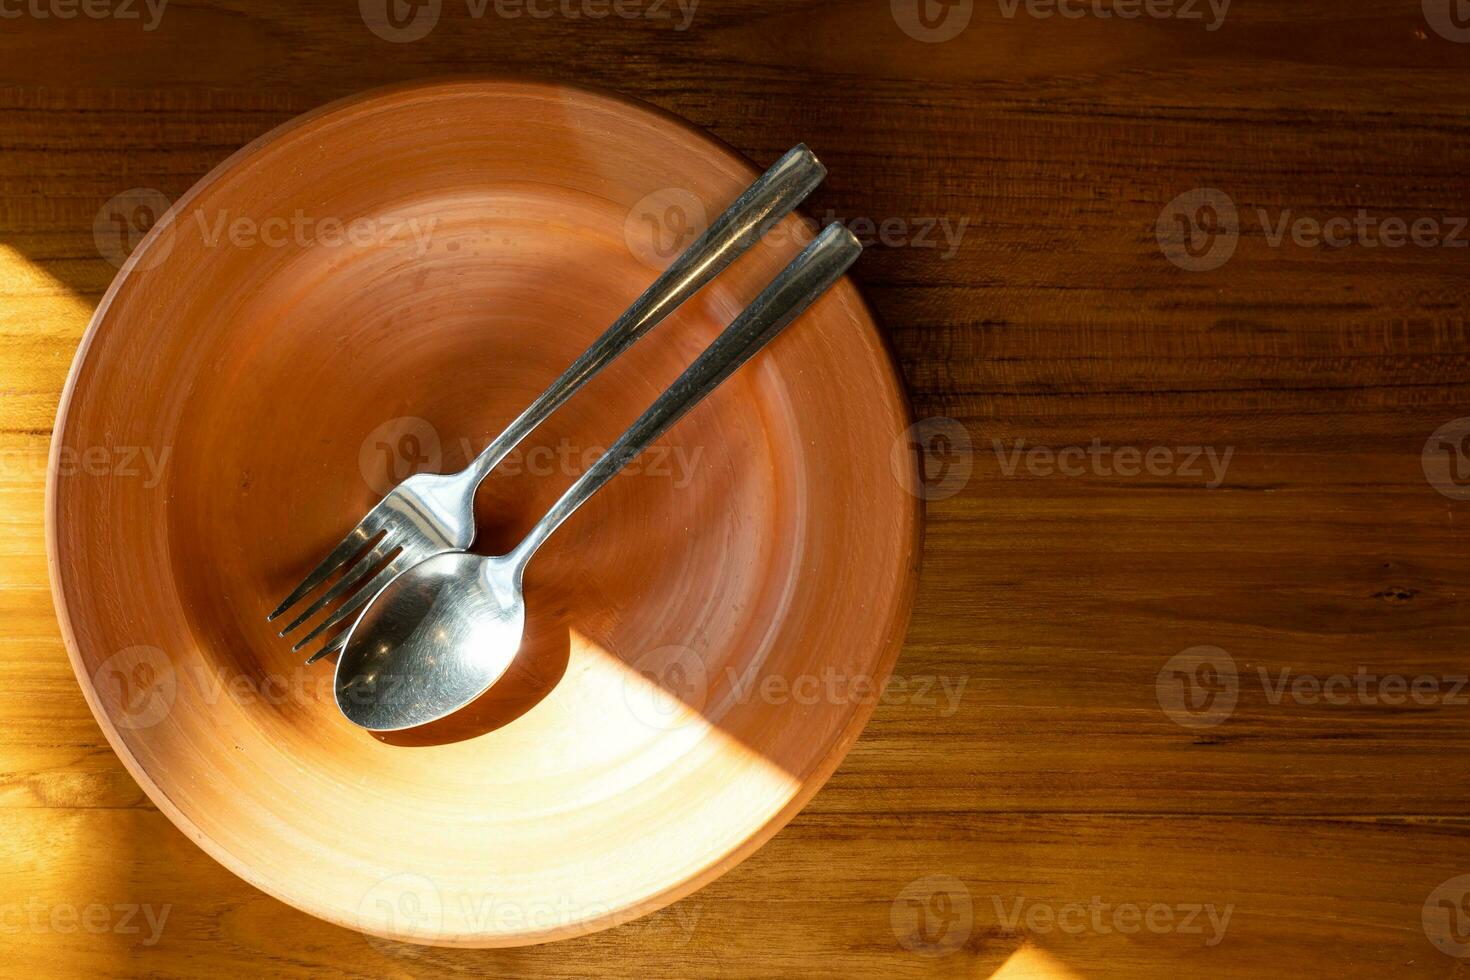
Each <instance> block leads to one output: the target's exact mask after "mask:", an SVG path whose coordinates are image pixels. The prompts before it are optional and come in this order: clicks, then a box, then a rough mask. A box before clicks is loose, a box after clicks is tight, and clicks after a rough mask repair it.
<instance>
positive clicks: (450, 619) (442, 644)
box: [334, 552, 526, 732]
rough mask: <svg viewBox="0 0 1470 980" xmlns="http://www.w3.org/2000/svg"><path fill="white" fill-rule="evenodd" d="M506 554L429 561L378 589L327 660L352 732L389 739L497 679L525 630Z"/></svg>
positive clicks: (516, 575)
mask: <svg viewBox="0 0 1470 980" xmlns="http://www.w3.org/2000/svg"><path fill="white" fill-rule="evenodd" d="M519 579H520V570H519V568H518V567H517V562H516V560H515V559H514V557H512V556H505V557H503V558H483V557H481V556H479V555H471V554H466V553H464V552H450V553H448V554H443V555H437V556H435V557H433V558H430V559H429V560H428V561H424V562H421V563H419V564H418V565H415V566H413V567H412V568H410V569H409V570H408V571H406V572H404V573H403V574H402V575H399V576H398V577H397V578H395V579H393V580H392V581H391V582H389V583H388V585H387V586H385V587H384V589H383V590H382V592H380V593H379V594H378V595H377V596H376V597H375V598H374V599H373V601H372V602H370V603H369V604H368V606H367V608H366V609H365V610H364V611H363V613H362V616H361V617H360V618H359V619H358V621H357V623H356V624H355V625H354V626H353V627H352V633H351V635H350V636H349V637H348V639H347V645H346V647H345V648H344V649H343V651H342V656H341V658H340V659H339V660H338V661H337V672H336V678H335V682H334V686H335V689H336V695H337V705H338V707H340V708H341V709H342V713H343V714H344V715H346V716H347V718H348V720H349V721H351V722H352V723H353V724H356V725H361V726H362V727H363V728H367V729H370V730H372V731H381V732H387V731H398V730H400V729H404V728H414V727H416V726H418V725H425V724H428V723H429V722H431V721H437V720H438V719H440V718H443V717H444V716H446V715H448V714H451V713H453V712H454V711H456V710H457V709H459V708H460V707H462V706H464V705H465V704H467V703H468V702H470V701H472V700H474V699H475V698H477V697H479V696H480V695H481V694H483V693H484V692H485V691H486V690H488V689H489V687H490V685H492V684H494V683H495V682H496V681H498V680H499V679H500V678H501V677H502V676H503V675H504V674H505V671H506V669H507V668H509V667H510V664H511V661H512V660H514V659H515V655H516V651H517V650H519V649H520V645H521V634H522V632H523V630H524V629H525V625H526V606H525V602H524V601H523V599H522V594H521V588H520V581H519Z"/></svg>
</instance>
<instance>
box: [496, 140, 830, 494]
mask: <svg viewBox="0 0 1470 980" xmlns="http://www.w3.org/2000/svg"><path fill="white" fill-rule="evenodd" d="M826 175H827V168H826V167H824V166H822V163H821V161H820V160H818V159H817V157H816V155H815V154H814V153H812V151H811V150H809V149H807V148H806V144H804V143H798V144H797V145H796V146H794V147H792V148H791V149H790V150H788V151H787V152H786V155H785V156H783V157H781V159H779V160H777V161H776V162H775V164H773V165H772V167H771V169H769V170H767V171H766V172H765V173H764V174H762V175H761V177H760V178H759V179H758V180H756V182H755V183H753V184H751V185H750V186H749V187H748V188H746V189H745V191H744V192H743V193H742V194H741V195H740V196H739V197H738V198H736V199H735V202H734V203H733V204H731V205H730V206H729V207H728V208H726V209H725V211H724V213H722V214H721V215H720V216H719V217H718V218H716V219H715V220H714V221H713V222H712V223H711V224H710V226H709V227H708V228H706V229H705V230H704V232H703V234H701V235H700V236H699V237H698V238H697V239H695V240H694V243H693V244H692V245H690V246H689V248H687V249H686V250H685V251H684V252H683V254H681V255H680V256H679V257H678V258H676V259H675V260H674V261H673V263H672V264H670V265H669V267H668V268H667V269H665V270H664V271H663V273H662V274H661V275H660V276H659V277H658V278H657V279H655V280H654V281H653V285H651V286H649V287H648V288H647V289H645V290H644V291H643V293H642V294H641V295H640V296H639V297H638V298H637V299H635V300H634V301H633V305H632V306H630V307H628V309H627V310H626V311H625V312H624V313H623V315H622V316H620V317H618V319H617V322H615V323H614V324H613V325H612V326H611V327H609V328H608V329H607V331H606V332H605V333H603V335H602V336H601V337H598V338H597V340H596V341H594V342H593V344H592V346H591V347H589V348H587V350H585V351H584V352H583V353H582V355H581V356H580V357H578V358H577V359H576V360H575V361H574V362H572V366H571V367H569V368H567V369H566V370H565V371H563V372H562V375H561V377H559V378H557V379H556V380H555V381H554V382H552V384H551V387H550V388H547V389H546V390H545V391H544V392H542V393H541V395H540V396H539V397H537V399H536V400H535V401H534V402H532V403H531V404H530V406H529V407H528V408H527V409H526V410H525V411H524V412H522V413H521V414H520V415H519V416H517V417H516V419H515V421H513V422H511V424H510V425H509V426H507V427H506V429H505V431H504V432H502V433H501V434H500V435H499V436H497V437H496V438H495V440H494V441H493V442H491V443H490V445H488V446H486V447H485V448H484V450H482V451H481V453H480V455H478V456H476V457H475V459H474V461H473V462H472V463H471V464H470V469H471V470H472V471H473V472H474V474H475V483H476V485H477V486H478V485H479V483H480V481H482V480H484V479H485V477H486V476H488V475H489V473H490V471H491V470H492V469H494V468H495V467H496V466H497V465H498V464H499V463H500V461H501V460H502V459H504V458H505V456H506V454H508V453H509V452H510V451H511V450H512V449H514V448H515V447H516V446H517V445H518V444H519V443H520V441H521V440H522V439H524V438H525V437H526V436H527V435H528V434H529V433H530V432H531V430H532V429H534V428H536V427H537V426H538V425H540V424H541V423H542V422H544V421H546V419H547V417H548V416H550V415H551V413H552V412H554V411H556V410H557V409H558V408H560V407H561V406H562V405H563V404H565V402H566V401H567V399H569V398H571V397H572V395H574V394H576V392H577V390H578V389H580V388H581V387H582V386H583V385H584V384H586V383H587V382H588V381H589V380H591V378H592V377H593V375H595V374H597V372H598V371H601V370H602V369H603V368H605V367H606V366H607V365H608V364H610V363H612V361H613V360H614V359H615V358H616V357H617V356H618V355H619V354H621V353H623V351H625V350H627V349H628V348H629V347H631V346H632V345H633V343H634V342H635V341H637V340H638V338H639V337H642V336H643V335H644V334H646V333H648V331H650V330H652V329H653V328H654V327H655V326H657V325H658V324H659V322H661V321H662V320H663V319H664V318H665V317H666V316H668V315H669V314H670V313H672V312H673V311H674V310H675V309H677V308H678V307H679V306H680V304H682V303H683V302H684V301H685V300H687V299H688V298H689V297H691V296H693V295H694V294H695V293H697V292H699V290H700V288H701V287H702V286H704V285H705V284H706V283H708V282H709V281H710V280H711V279H713V278H714V277H715V276H717V275H719V274H720V273H721V272H722V271H723V270H724V269H725V267H726V266H728V265H729V264H730V263H731V262H733V261H735V259H737V258H738V257H739V256H740V255H742V254H743V253H744V252H745V251H746V250H747V249H749V248H750V247H751V246H752V245H754V244H755V243H756V241H757V239H759V238H760V236H761V235H762V234H764V233H765V232H766V231H767V230H768V229H769V228H770V226H771V225H773V224H774V223H775V222H776V221H778V220H780V219H781V218H783V217H785V216H786V215H787V214H788V213H790V212H791V211H792V209H794V208H795V207H796V206H797V205H798V204H800V203H801V202H802V201H803V200H804V199H805V198H806V196H807V195H808V194H810V193H811V192H812V190H813V188H815V187H816V186H817V185H818V184H820V183H821V182H822V178H823V177H825V176H826Z"/></svg>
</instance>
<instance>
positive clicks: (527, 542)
mask: <svg viewBox="0 0 1470 980" xmlns="http://www.w3.org/2000/svg"><path fill="white" fill-rule="evenodd" d="M862 250H863V246H862V245H861V244H860V243H859V242H858V240H857V238H856V237H854V236H853V234H852V232H850V231H848V230H847V229H846V228H844V227H842V226H841V225H839V224H831V225H828V226H827V228H826V230H825V231H823V232H822V233H821V234H820V235H818V236H817V238H816V239H815V240H814V241H813V242H812V243H811V244H810V245H808V246H807V247H806V248H805V249H803V250H802V253H801V254H800V255H798V256H797V257H796V258H795V259H793V260H792V262H791V264H790V265H788V266H787V267H786V268H785V269H783V270H781V273H780V274H779V275H777V276H776V278H775V279H774V280H773V281H772V282H771V284H770V285H769V286H767V287H766V288H765V289H764V290H762V291H761V294H760V295H759V296H757V297H756V298H755V301H754V302H752V303H751V304H750V306H748V307H746V309H745V312H744V313H741V314H740V316H739V317H737V318H736V319H735V322H734V323H732V324H730V325H729V326H728V327H726V328H725V330H724V332H723V333H721V334H720V335H719V336H718V337H716V338H715V341H714V343H712V344H710V345H709V347H707V348H705V351H704V353H703V354H700V355H699V357H698V358H696V359H695V361H694V363H693V364H691V365H689V367H688V368H687V369H685V371H684V373H683V374H681V375H679V377H678V378H677V379H675V381H674V383H673V384H672V385H670V386H669V388H668V390H667V391H665V392H664V393H663V394H662V395H659V396H658V399H657V400H656V401H654V403H653V404H652V405H650V406H649V408H648V411H646V412H644V413H643V414H642V415H640V416H639V417H638V419H637V420H636V421H635V422H634V423H633V424H632V425H630V426H629V427H628V429H627V431H626V432H624V433H623V434H622V435H621V436H619V437H618V441H617V442H615V443H613V444H612V448H610V449H609V450H608V451H607V452H606V453H605V454H603V455H602V456H601V457H599V458H598V460H597V462H596V463H594V464H592V466H591V467H589V468H588V470H587V472H585V473H583V474H582V475H581V476H580V477H579V478H578V479H577V482H576V483H573V484H572V485H571V487H570V488H569V489H568V490H567V492H566V493H565V494H563V495H562V497H561V499H560V500H558V501H557V502H556V503H555V504H553V505H552V506H551V509H550V510H548V511H547V512H546V516H545V517H543V518H541V520H540V521H538V522H537V523H536V526H535V527H533V528H532V529H531V532H530V533H529V534H527V535H526V537H525V539H524V540H523V541H522V542H521V543H520V544H518V545H516V547H515V550H514V551H512V552H511V554H512V555H513V556H515V557H516V559H517V565H518V568H520V569H524V568H525V563H526V562H527V561H529V560H530V558H531V556H532V555H533V554H535V553H536V549H537V548H539V547H540V546H541V542H543V541H545V540H546V539H547V538H548V537H550V536H551V533H552V532H553V531H555V530H556V529H557V528H558V527H559V526H561V523H562V521H564V520H566V519H567V518H568V517H570V516H571V514H572V512H573V511H575V510H576V509H577V508H578V507H580V506H582V504H583V503H585V502H586V500H587V498H589V497H591V496H592V495H593V494H594V493H596V492H597V491H598V490H600V489H602V488H603V487H604V486H605V485H606V484H607V482H608V481H609V480H611V479H612V478H613V477H614V476H616V475H617V473H618V471H619V470H621V469H622V468H623V467H624V466H626V465H627V464H628V462H629V461H630V460H631V459H633V458H634V457H635V456H637V455H638V454H639V453H641V452H642V451H643V450H644V449H646V448H647V447H648V446H649V444H650V443H652V442H653V441H654V440H655V439H657V438H658V437H659V436H661V435H663V433H664V432H666V431H668V429H669V427H670V426H672V425H673V424H674V423H675V422H677V421H679V419H681V418H683V417H684V414H685V413H686V412H688V411H689V410H690V409H691V408H693V407H694V406H695V405H698V404H699V403H700V401H701V400H703V399H704V397H705V396H706V395H708V394H709V393H710V392H712V391H714V390H715V389H716V388H718V387H719V386H720V384H721V383H722V382H723V381H724V380H725V379H726V378H728V377H729V376H730V375H731V374H732V373H733V372H734V371H735V369H736V368H738V367H740V365H742V364H744V363H745V362H746V361H748V360H750V358H751V357H752V356H754V354H755V353H756V351H758V350H760V349H761V348H762V347H764V346H765V345H766V344H768V343H769V342H770V341H771V339H772V338H774V337H775V336H776V335H777V334H779V333H780V332H781V331H782V330H783V329H785V327H786V325H787V324H789V323H790V322H791V321H792V320H794V319H796V318H797V316H799V315H800V314H801V312H802V311H803V310H805V309H806V308H807V307H808V306H810V305H811V304H812V301H813V300H815V299H816V298H817V297H818V296H820V295H822V293H824V292H826V291H827V288H828V287H829V286H831V285H832V284H833V283H834V282H836V281H837V279H838V278H839V277H840V276H841V275H842V274H843V273H844V272H846V271H847V267H848V266H850V265H852V263H853V261H854V260H855V259H856V258H857V257H858V255H859V253H861V252H862Z"/></svg>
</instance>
